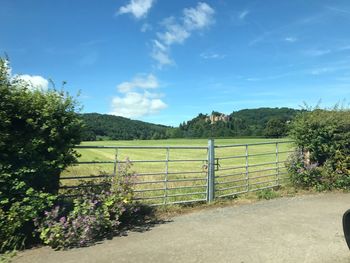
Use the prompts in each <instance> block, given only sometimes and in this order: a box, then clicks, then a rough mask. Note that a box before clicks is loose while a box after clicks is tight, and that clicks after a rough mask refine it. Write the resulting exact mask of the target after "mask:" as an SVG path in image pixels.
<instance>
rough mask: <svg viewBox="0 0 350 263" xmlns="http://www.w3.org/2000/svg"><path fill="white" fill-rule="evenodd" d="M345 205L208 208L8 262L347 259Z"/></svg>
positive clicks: (324, 201) (326, 201)
mask: <svg viewBox="0 0 350 263" xmlns="http://www.w3.org/2000/svg"><path fill="white" fill-rule="evenodd" d="M349 208H350V194H345V193H326V194H317V195H305V196H297V197H288V198H279V199H274V200H270V201H261V202H257V203H254V204H247V205H240V206H231V207H224V208H211V209H206V210H202V211H199V212H198V211H197V212H193V213H191V214H186V215H180V216H177V217H175V218H173V219H172V221H171V222H168V223H165V224H161V225H157V226H155V227H153V228H151V229H150V230H149V231H146V232H143V233H139V232H130V233H129V234H128V235H127V236H123V237H115V238H114V239H112V240H106V241H104V242H102V243H101V244H97V245H95V246H91V247H87V248H79V249H71V250H68V251H54V250H52V249H50V248H48V247H42V248H37V249H31V250H26V251H23V252H21V253H19V254H18V256H16V257H15V258H14V260H13V262H16V263H28V262H35V263H41V262H43V263H55V262H64V263H71V262H86V263H90V262H91V263H92V262H101V263H107V262H108V263H111V262H215V263H220V262H350V251H349V249H348V248H347V246H346V243H345V240H344V236H343V231H342V221H341V220H342V214H343V213H344V212H345V210H347V209H349Z"/></svg>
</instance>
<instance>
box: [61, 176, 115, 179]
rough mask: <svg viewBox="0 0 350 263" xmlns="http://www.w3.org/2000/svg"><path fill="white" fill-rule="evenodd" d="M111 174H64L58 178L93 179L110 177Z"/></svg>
mask: <svg viewBox="0 0 350 263" xmlns="http://www.w3.org/2000/svg"><path fill="white" fill-rule="evenodd" d="M110 177H112V175H82V176H80V175H79V176H65V177H60V180H80V179H94V178H110Z"/></svg>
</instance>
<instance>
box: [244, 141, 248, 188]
mask: <svg viewBox="0 0 350 263" xmlns="http://www.w3.org/2000/svg"><path fill="white" fill-rule="evenodd" d="M248 160H249V153H248V144H246V145H245V180H246V191H247V192H249V163H248Z"/></svg>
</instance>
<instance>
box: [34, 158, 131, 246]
mask: <svg viewBox="0 0 350 263" xmlns="http://www.w3.org/2000/svg"><path fill="white" fill-rule="evenodd" d="M128 168H129V164H127V165H126V166H124V167H123V168H122V169H121V174H120V176H119V177H118V180H117V179H116V178H115V177H114V178H111V179H106V180H105V181H104V182H103V183H102V187H100V188H96V187H93V186H91V187H89V185H91V182H85V183H82V184H81V185H80V186H81V187H82V188H80V190H78V191H75V192H74V194H75V195H77V197H76V198H74V199H73V201H72V204H71V205H70V206H67V204H66V205H65V206H61V207H60V206H56V207H55V208H53V209H52V210H51V211H49V212H45V218H44V219H42V220H40V219H38V220H37V222H36V224H37V226H38V232H39V233H40V238H41V239H42V240H43V242H44V243H45V244H47V245H50V246H51V247H53V248H58V249H61V248H67V247H80V246H86V245H89V244H91V243H93V242H94V241H96V240H99V239H102V238H104V237H106V236H108V235H113V234H114V233H115V232H116V231H117V229H118V226H119V224H120V223H121V222H120V217H121V216H122V215H123V213H124V212H126V211H127V210H130V208H132V205H131V202H132V197H133V192H132V186H133V184H134V180H135V178H136V177H135V174H134V173H130V172H128ZM128 212H129V211H128Z"/></svg>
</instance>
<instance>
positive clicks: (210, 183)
mask: <svg viewBox="0 0 350 263" xmlns="http://www.w3.org/2000/svg"><path fill="white" fill-rule="evenodd" d="M214 198H215V147H214V139H209V140H208V180H207V202H209V203H210V202H212V201H214Z"/></svg>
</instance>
